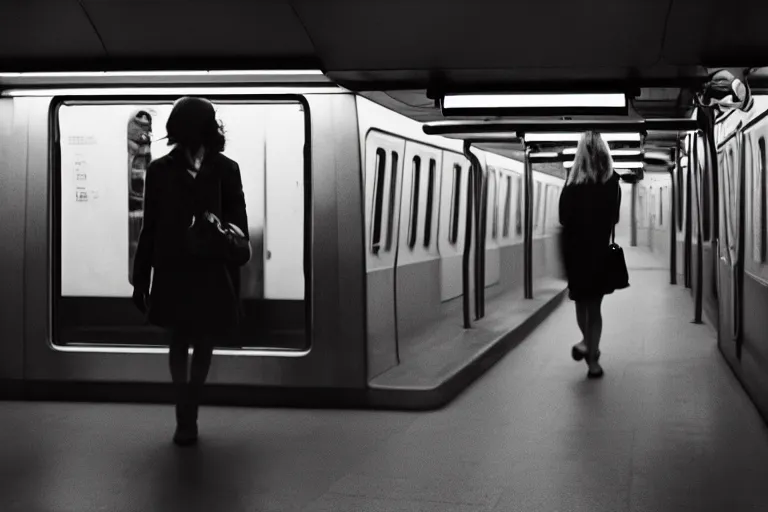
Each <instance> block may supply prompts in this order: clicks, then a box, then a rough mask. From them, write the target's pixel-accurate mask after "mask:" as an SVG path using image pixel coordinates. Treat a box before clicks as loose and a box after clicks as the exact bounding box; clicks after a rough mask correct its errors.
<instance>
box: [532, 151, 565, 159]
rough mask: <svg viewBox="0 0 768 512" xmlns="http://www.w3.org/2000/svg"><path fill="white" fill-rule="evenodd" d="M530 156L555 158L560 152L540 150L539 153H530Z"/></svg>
mask: <svg viewBox="0 0 768 512" xmlns="http://www.w3.org/2000/svg"><path fill="white" fill-rule="evenodd" d="M530 156H531V158H557V157H559V156H560V153H557V152H555V151H542V152H540V153H531V155H530Z"/></svg>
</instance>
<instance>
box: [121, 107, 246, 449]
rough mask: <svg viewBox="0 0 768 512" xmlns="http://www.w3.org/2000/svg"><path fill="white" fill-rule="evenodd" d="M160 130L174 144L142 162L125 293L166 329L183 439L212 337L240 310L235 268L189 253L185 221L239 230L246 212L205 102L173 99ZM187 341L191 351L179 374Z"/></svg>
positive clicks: (232, 326)
mask: <svg viewBox="0 0 768 512" xmlns="http://www.w3.org/2000/svg"><path fill="white" fill-rule="evenodd" d="M166 130H167V133H168V144H169V145H174V146H175V147H174V149H173V150H172V151H171V152H170V153H169V154H168V155H167V156H164V157H162V158H158V159H157V160H154V161H153V162H152V163H151V164H150V165H149V167H148V168H147V173H146V181H145V187H144V221H143V225H142V230H141V235H140V237H139V244H138V248H137V250H136V258H135V261H134V269H133V279H134V281H133V282H134V294H133V297H134V301H135V303H136V305H137V307H139V309H141V310H142V311H145V312H146V313H147V318H148V320H149V322H150V323H152V324H154V325H157V326H160V327H163V328H165V329H167V330H168V331H169V333H170V335H171V336H170V356H169V359H170V370H171V379H172V380H173V384H174V388H175V394H176V421H177V427H176V433H175V435H174V442H176V443H177V444H180V445H187V444H194V443H195V442H196V440H197V410H198V405H199V401H200V393H201V391H202V387H203V385H204V383H205V380H206V377H207V376H208V370H209V368H210V365H211V356H212V353H213V346H214V343H215V342H216V341H217V340H220V339H222V338H225V337H228V336H230V335H232V334H234V332H235V330H236V328H237V326H238V321H239V314H240V308H239V269H238V267H237V266H234V267H233V265H231V264H227V263H226V262H222V261H218V260H203V259H200V258H196V257H194V256H193V255H192V254H191V251H190V250H189V245H188V243H187V240H188V238H187V236H188V234H189V228H190V226H192V225H193V223H194V222H201V221H202V220H201V219H202V218H203V213H204V212H210V213H212V214H214V215H216V216H217V217H218V218H219V219H221V221H222V222H223V223H231V224H233V225H235V226H237V227H238V228H239V229H240V231H241V232H242V233H243V234H245V236H246V237H247V233H248V218H247V215H246V210H245V197H244V195H243V187H242V182H241V177H240V168H239V167H238V165H237V163H236V162H234V161H233V160H230V159H229V158H227V157H226V156H224V155H222V154H221V152H222V151H223V150H224V143H225V139H224V134H223V132H222V129H221V126H220V124H219V123H218V122H217V120H216V115H215V111H214V108H213V105H212V104H211V103H210V102H209V101H207V100H205V99H202V98H191V97H186V98H181V99H180V100H178V101H177V102H176V103H175V104H174V107H173V110H172V111H171V114H170V117H169V118H168V123H167V126H166ZM224 225H226V224H224ZM153 270H154V272H152V271H153ZM150 280H151V285H152V286H151V290H150ZM190 346H193V347H194V354H193V357H192V365H191V366H192V367H191V371H190V372H189V379H187V355H188V351H189V347H190Z"/></svg>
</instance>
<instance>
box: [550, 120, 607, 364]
mask: <svg viewBox="0 0 768 512" xmlns="http://www.w3.org/2000/svg"><path fill="white" fill-rule="evenodd" d="M620 204H621V194H620V188H619V175H618V174H616V173H615V172H614V170H613V160H612V159H611V152H610V149H609V148H608V145H607V144H606V143H605V141H604V140H603V138H602V137H601V136H600V134H599V133H597V132H587V133H585V134H584V135H583V136H582V137H581V140H580V141H579V146H578V148H577V150H576V156H575V158H574V163H573V167H572V168H571V172H570V174H569V175H568V178H567V180H566V184H565V187H564V188H563V192H562V194H561V195H560V224H562V226H563V232H562V237H563V238H562V251H563V260H564V263H565V271H566V274H567V276H568V296H569V297H570V298H571V300H573V301H575V302H576V321H577V322H578V324H579V329H580V330H581V332H582V334H583V335H584V339H583V341H581V342H580V343H578V344H576V345H575V346H573V348H572V349H571V355H572V356H573V358H574V359H575V360H577V361H580V360H581V359H586V361H587V365H588V366H589V372H588V374H587V376H588V377H590V378H595V377H601V376H602V375H603V369H602V367H601V366H600V364H599V363H598V360H599V358H600V350H599V348H598V347H599V344H600V334H601V332H602V329H603V319H602V317H601V314H600V305H601V303H602V300H603V296H604V295H605V294H606V293H611V292H612V291H613V290H609V289H608V288H607V286H606V284H605V279H604V269H605V267H606V257H607V254H608V246H609V244H610V238H611V231H612V229H613V227H614V225H615V224H616V223H618V222H619V207H620Z"/></svg>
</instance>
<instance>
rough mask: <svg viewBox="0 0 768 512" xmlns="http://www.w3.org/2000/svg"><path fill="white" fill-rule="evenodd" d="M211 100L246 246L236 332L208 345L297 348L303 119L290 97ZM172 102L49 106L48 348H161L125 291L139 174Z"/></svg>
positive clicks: (163, 149) (301, 313) (163, 145)
mask: <svg viewBox="0 0 768 512" xmlns="http://www.w3.org/2000/svg"><path fill="white" fill-rule="evenodd" d="M213 103H214V107H215V109H216V113H217V117H218V118H219V119H220V120H221V121H222V123H223V124H224V126H225V127H226V138H227V141H226V142H227V144H226V149H225V155H226V156H228V157H230V158H232V159H233V160H235V161H236V162H237V163H238V164H239V167H240V172H241V180H242V187H243V193H244V195H245V200H246V213H247V216H248V230H249V235H250V239H251V246H252V249H253V257H252V258H251V260H250V261H249V262H248V263H247V264H246V265H244V266H243V267H241V268H240V272H239V273H240V283H239V284H240V291H241V297H242V305H243V309H244V313H245V318H244V321H243V324H242V329H241V336H239V337H238V339H236V340H233V341H231V342H230V341H227V342H224V341H222V342H219V343H220V345H219V346H228V347H256V346H261V347H265V348H291V349H303V348H306V343H307V340H306V336H305V329H304V328H305V318H306V315H305V312H306V311H305V305H306V303H305V300H304V299H305V295H304V294H305V279H304V263H305V262H304V259H305V251H306V250H308V249H309V247H307V246H305V244H304V236H305V231H304V225H305V201H306V199H307V198H306V194H305V192H306V190H305V186H304V179H305V172H306V160H305V151H304V148H305V144H306V143H309V141H308V140H305V133H306V132H305V127H306V118H305V116H306V115H307V113H306V112H305V109H304V108H303V107H302V106H301V104H300V103H298V102H281V103H274V104H270V103H267V102H264V101H253V102H249V101H248V100H245V101H243V100H240V101H237V102H235V101H227V100H213ZM172 107H173V102H172V99H167V100H166V99H152V100H149V99H142V98H140V97H136V98H133V99H126V100H121V101H116V100H110V101H104V100H102V99H99V98H94V99H88V98H81V99H78V100H77V101H73V102H67V103H63V104H61V105H60V106H59V107H58V109H57V110H56V115H55V122H56V123H57V126H56V128H57V130H58V132H59V134H60V138H59V139H58V143H57V144H55V145H54V150H55V151H56V152H57V158H56V160H55V161H56V162H58V168H56V169H54V170H53V172H54V177H55V180H56V183H55V187H56V188H54V190H56V193H55V194H56V195H55V198H54V201H55V205H54V207H53V213H54V215H55V216H56V217H55V222H54V224H53V228H54V230H55V236H54V240H56V241H57V242H56V243H55V245H54V251H55V256H54V258H55V260H54V261H55V268H56V274H57V278H56V281H55V286H56V288H58V290H57V292H58V293H57V294H56V295H55V297H54V300H55V302H54V306H53V307H54V314H55V316H54V328H55V331H54V339H53V342H54V343H56V344H64V345H67V344H85V345H110V344H111V345H121V346H132V345H133V346H135V345H143V346H146V345H151V346H163V345H167V341H166V338H165V337H164V335H163V333H162V331H160V330H159V329H155V328H154V327H150V326H147V325H145V322H144V318H143V316H142V315H141V314H139V313H138V312H137V311H136V310H135V308H134V306H133V304H132V301H131V294H132V291H133V282H134V276H133V272H132V271H133V260H134V258H135V253H136V248H137V245H138V237H139V234H140V231H141V228H142V224H143V220H144V201H143V200H144V193H145V190H144V180H145V174H146V168H147V165H148V163H149V162H150V161H151V160H154V159H157V158H160V157H162V156H164V155H166V154H168V152H169V151H170V150H171V147H169V146H168V144H167V141H166V140H164V138H165V135H166V134H165V124H166V121H167V119H168V116H169V114H170V112H171V109H172ZM104 240H109V243H106V244H105V243H104V242H103V241H104ZM278 331H280V332H281V334H280V335H278V334H277V332H278ZM282 333H285V335H283V334H282Z"/></svg>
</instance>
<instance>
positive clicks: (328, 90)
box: [2, 86, 346, 97]
mask: <svg viewBox="0 0 768 512" xmlns="http://www.w3.org/2000/svg"><path fill="white" fill-rule="evenodd" d="M345 92H346V91H345V90H344V89H342V88H340V87H311V88H308V87H306V86H295V87H290V86H288V87H204V86H197V87H115V88H108V89H107V88H72V89H67V88H57V89H8V90H6V91H3V92H2V96H10V97H29V96H36V97H39V96H46V97H47V96H113V95H114V96H153V95H155V96H179V95H181V96H185V95H232V96H242V95H263V94H343V93H345Z"/></svg>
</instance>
